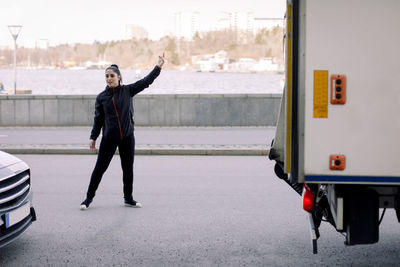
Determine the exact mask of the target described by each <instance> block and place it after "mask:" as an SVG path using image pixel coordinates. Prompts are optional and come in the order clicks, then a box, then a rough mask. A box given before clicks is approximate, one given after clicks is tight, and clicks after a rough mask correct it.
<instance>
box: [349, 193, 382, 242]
mask: <svg viewBox="0 0 400 267" xmlns="http://www.w3.org/2000/svg"><path fill="white" fill-rule="evenodd" d="M345 201H346V202H347V204H345V205H346V207H345V209H346V217H347V219H346V220H347V229H346V232H347V235H346V245H359V244H372V243H376V242H378V241H379V196H378V194H377V193H376V191H374V190H357V189H356V188H354V190H351V191H348V192H347V194H346V198H345Z"/></svg>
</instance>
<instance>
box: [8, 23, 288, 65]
mask: <svg viewBox="0 0 400 267" xmlns="http://www.w3.org/2000/svg"><path fill="white" fill-rule="evenodd" d="M282 45H283V29H282V28H281V27H275V28H273V29H270V30H267V29H263V30H261V31H259V32H258V33H257V34H252V33H249V32H241V31H234V30H223V31H212V32H204V33H198V32H196V34H195V35H194V37H193V39H192V40H190V41H187V40H184V39H180V40H178V39H177V38H175V37H171V36H165V37H163V38H161V39H160V40H158V41H153V40H148V39H140V40H136V39H131V40H120V41H110V42H105V43H101V42H98V41H96V42H94V43H93V44H73V45H71V44H63V45H58V46H52V47H49V48H48V49H39V48H24V47H19V48H18V52H17V65H18V67H28V66H29V67H47V66H52V67H73V66H85V64H86V62H88V61H92V62H98V61H108V62H113V63H116V64H118V65H119V66H120V67H121V68H149V67H151V66H153V65H154V64H155V62H157V58H158V55H160V54H162V53H163V51H165V54H166V58H167V60H168V64H167V66H168V67H169V68H178V67H180V66H192V61H191V59H192V56H196V55H204V54H214V53H216V52H218V51H220V50H225V51H226V52H227V54H228V57H229V58H233V59H235V58H243V57H247V58H253V59H256V60H258V59H259V58H263V57H275V58H276V59H278V60H281V59H282V58H283V47H282ZM12 66H13V50H12V49H3V50H0V68H12Z"/></svg>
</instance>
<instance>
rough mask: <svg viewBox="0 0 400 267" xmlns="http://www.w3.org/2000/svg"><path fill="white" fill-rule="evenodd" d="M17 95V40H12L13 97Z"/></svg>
mask: <svg viewBox="0 0 400 267" xmlns="http://www.w3.org/2000/svg"><path fill="white" fill-rule="evenodd" d="M16 94H17V38H14V95H16Z"/></svg>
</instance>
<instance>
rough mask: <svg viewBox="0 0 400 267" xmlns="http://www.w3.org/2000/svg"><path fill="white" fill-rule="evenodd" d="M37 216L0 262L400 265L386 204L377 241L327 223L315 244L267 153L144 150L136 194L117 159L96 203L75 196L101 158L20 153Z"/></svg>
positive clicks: (397, 237) (395, 228)
mask: <svg viewBox="0 0 400 267" xmlns="http://www.w3.org/2000/svg"><path fill="white" fill-rule="evenodd" d="M20 158H22V159H23V160H25V161H26V162H27V163H28V164H29V165H30V166H31V169H32V175H33V192H34V196H33V197H34V206H35V209H36V212H37V215H38V221H36V222H34V224H33V225H32V226H31V227H30V229H28V231H27V232H26V233H25V234H24V235H23V236H21V237H20V238H19V239H18V240H16V241H15V242H13V243H11V244H10V245H8V246H6V247H4V248H2V249H0V266H317V265H318V266H394V265H399V264H400V253H399V248H400V233H399V230H400V225H399V224H398V223H397V221H396V216H395V214H394V212H393V211H388V212H386V215H385V218H384V220H383V222H382V227H381V231H380V243H378V244H375V245H364V246H355V247H346V246H345V245H344V244H343V241H344V238H343V237H342V236H341V235H340V234H338V233H337V232H336V231H335V230H334V229H333V228H332V227H331V226H329V225H327V224H323V225H322V227H321V229H320V230H321V235H322V236H321V238H320V240H319V254H317V255H313V254H312V250H311V242H310V234H309V229H308V221H307V219H308V218H307V216H306V214H305V212H303V211H302V208H301V200H300V197H299V196H298V195H297V194H296V193H295V192H294V191H292V189H290V188H289V187H288V186H287V185H286V184H285V183H283V182H282V181H280V180H278V179H277V178H275V177H274V174H273V164H272V162H269V161H268V160H267V158H266V157H250V156H247V157H223V156H220V157H211V156H190V157H183V156H138V157H136V159H135V199H137V200H139V201H140V202H142V204H143V208H141V209H133V208H127V207H124V206H123V205H122V178H121V170H120V163H119V158H118V157H115V158H114V160H113V161H112V163H111V165H110V168H109V170H108V172H107V173H106V175H105V176H104V177H103V181H102V183H101V185H100V188H99V190H98V195H97V196H96V198H95V200H94V202H93V204H92V205H91V207H90V209H89V210H87V211H80V210H79V208H78V207H79V204H80V202H81V201H82V200H83V198H84V193H85V191H86V187H87V185H88V182H89V175H90V172H91V170H92V167H93V166H94V163H95V160H96V156H91V155H87V156H76V155H69V156H67V155H21V156H20Z"/></svg>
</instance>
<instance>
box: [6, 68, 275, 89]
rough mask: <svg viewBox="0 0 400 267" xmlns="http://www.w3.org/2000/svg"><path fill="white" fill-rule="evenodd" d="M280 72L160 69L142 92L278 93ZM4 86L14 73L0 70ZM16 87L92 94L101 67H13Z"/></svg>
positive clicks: (100, 84)
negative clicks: (31, 68) (87, 68)
mask: <svg viewBox="0 0 400 267" xmlns="http://www.w3.org/2000/svg"><path fill="white" fill-rule="evenodd" d="M147 73H149V70H142V71H141V73H140V74H137V73H136V71H135V70H121V74H122V78H123V82H124V83H125V84H128V83H133V82H135V81H137V80H138V79H140V78H143V77H144V76H145V75H147ZM282 77H283V75H282V74H260V73H205V72H196V71H177V70H163V71H162V72H161V75H160V76H159V77H158V78H157V79H156V80H155V81H154V83H153V84H152V85H151V86H150V87H149V88H147V89H146V90H145V91H144V92H143V93H144V94H269V93H282V88H281V80H282ZM0 81H2V82H3V84H4V87H5V89H6V90H7V89H10V88H13V83H14V82H13V81H14V72H13V70H9V69H1V70H0ZM17 88H18V89H30V90H32V94H38V95H74V94H83V95H92V94H98V93H99V92H101V91H102V90H103V89H104V88H105V78H104V70H58V69H56V70H47V69H43V70H23V69H21V70H17Z"/></svg>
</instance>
